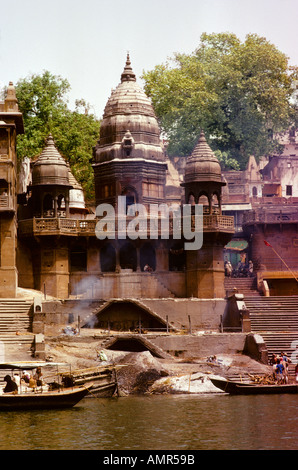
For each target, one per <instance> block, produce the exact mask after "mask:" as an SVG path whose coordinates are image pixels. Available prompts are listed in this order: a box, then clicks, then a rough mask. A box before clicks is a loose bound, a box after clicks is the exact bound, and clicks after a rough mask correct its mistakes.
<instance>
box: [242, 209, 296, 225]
mask: <svg viewBox="0 0 298 470" xmlns="http://www.w3.org/2000/svg"><path fill="white" fill-rule="evenodd" d="M297 222H298V207H296V208H295V207H292V208H288V209H286V208H284V209H283V210H278V209H277V210H274V209H271V210H270V209H269V208H268V209H266V210H265V209H256V210H252V211H248V212H245V213H244V214H243V220H242V225H243V226H247V225H256V224H259V225H266V224H293V223H297Z"/></svg>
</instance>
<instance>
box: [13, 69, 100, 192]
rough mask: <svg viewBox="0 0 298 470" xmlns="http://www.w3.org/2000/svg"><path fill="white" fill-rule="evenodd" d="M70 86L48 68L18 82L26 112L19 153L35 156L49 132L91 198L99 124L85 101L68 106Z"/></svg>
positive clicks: (21, 104) (19, 156) (18, 94)
mask: <svg viewBox="0 0 298 470" xmlns="http://www.w3.org/2000/svg"><path fill="white" fill-rule="evenodd" d="M69 89H70V85H69V83H68V81H67V80H64V79H62V78H61V77H60V76H55V75H52V74H50V72H48V71H45V72H44V73H43V74H42V75H31V76H30V77H28V78H26V79H22V80H20V81H19V82H18V83H17V84H16V94H17V98H18V102H19V108H20V110H21V111H22V113H23V119H24V127H25V134H24V135H20V136H18V142H17V154H18V158H19V159H21V160H22V159H23V158H24V157H25V156H27V157H29V158H31V159H32V158H35V157H36V156H37V155H38V154H40V152H41V151H42V149H43V148H44V145H45V142H46V139H47V137H48V135H49V133H52V135H53V138H54V140H55V144H56V146H57V148H58V150H59V151H60V153H61V154H62V155H63V156H64V158H65V159H66V160H67V161H68V162H69V164H70V167H71V170H72V172H73V174H74V176H75V177H76V179H77V180H78V181H79V183H81V185H82V186H83V188H84V191H85V196H86V198H87V199H92V198H93V195H94V188H93V170H92V167H91V163H90V160H91V157H92V147H93V146H94V144H95V143H96V141H97V139H98V135H99V127H100V123H99V121H98V120H97V119H96V117H95V116H94V115H92V114H88V111H89V107H88V105H87V104H86V103H85V102H84V100H79V101H77V102H76V108H75V111H71V110H69V109H68V106H67V98H66V94H67V92H68V91H69Z"/></svg>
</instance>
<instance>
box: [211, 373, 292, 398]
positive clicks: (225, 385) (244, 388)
mask: <svg viewBox="0 0 298 470" xmlns="http://www.w3.org/2000/svg"><path fill="white" fill-rule="evenodd" d="M210 380H211V382H212V383H213V385H215V387H217V388H219V389H220V390H222V391H223V392H226V393H229V394H230V395H263V394H266V395H268V394H269V395H271V394H281V393H298V384H281V385H262V384H254V383H251V384H250V383H245V382H234V381H230V380H226V379H221V378H215V377H210Z"/></svg>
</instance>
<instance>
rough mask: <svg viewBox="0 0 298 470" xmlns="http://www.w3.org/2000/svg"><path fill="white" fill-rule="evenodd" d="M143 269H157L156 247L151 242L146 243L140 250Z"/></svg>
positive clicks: (148, 270)
mask: <svg viewBox="0 0 298 470" xmlns="http://www.w3.org/2000/svg"><path fill="white" fill-rule="evenodd" d="M140 263H141V271H145V272H146V271H147V272H150V271H155V269H156V256H155V249H154V248H153V246H152V245H151V244H150V243H145V244H144V245H143V246H142V247H141V250H140Z"/></svg>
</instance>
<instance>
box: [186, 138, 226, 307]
mask: <svg viewBox="0 0 298 470" xmlns="http://www.w3.org/2000/svg"><path fill="white" fill-rule="evenodd" d="M224 185H225V182H223V180H222V175H221V168H220V164H219V161H218V160H217V158H216V156H215V155H214V153H213V152H212V150H211V148H210V147H209V145H208V143H207V141H206V138H205V135H204V132H201V135H200V137H199V140H198V143H197V145H196V146H195V148H194V150H193V152H192V154H191V155H190V156H189V157H188V158H187V161H186V167H185V176H184V183H182V186H183V187H184V188H185V202H186V203H188V204H202V205H203V246H202V248H201V249H199V250H197V251H187V252H186V284H187V296H188V297H198V298H204V299H208V298H224V297H225V290H224V261H223V248H224V246H225V245H226V244H227V243H228V241H230V239H231V238H232V236H233V233H234V218H233V217H229V216H223V215H222V212H221V190H222V186H224Z"/></svg>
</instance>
